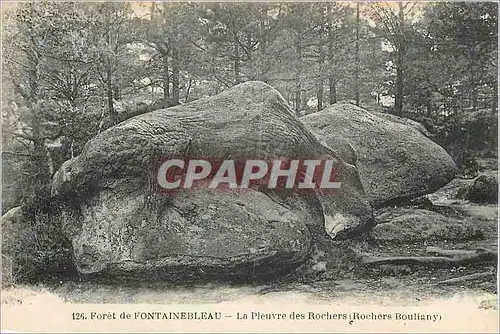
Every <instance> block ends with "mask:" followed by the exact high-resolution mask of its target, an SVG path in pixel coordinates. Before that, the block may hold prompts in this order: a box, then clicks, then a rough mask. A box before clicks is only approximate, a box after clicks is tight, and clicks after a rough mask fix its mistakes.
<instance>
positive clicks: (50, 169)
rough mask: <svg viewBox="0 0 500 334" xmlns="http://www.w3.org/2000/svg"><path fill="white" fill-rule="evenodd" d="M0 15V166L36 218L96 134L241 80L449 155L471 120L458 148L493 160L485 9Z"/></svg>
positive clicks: (32, 11) (336, 5) (97, 8)
mask: <svg viewBox="0 0 500 334" xmlns="http://www.w3.org/2000/svg"><path fill="white" fill-rule="evenodd" d="M4 7H5V8H4V11H3V20H2V22H3V30H4V33H3V46H4V57H3V64H2V67H3V69H4V71H2V73H3V77H2V83H3V96H2V98H3V101H4V103H3V107H2V108H3V110H2V117H3V120H4V122H3V129H2V130H3V132H2V133H3V159H4V160H6V159H7V160H8V159H11V160H12V161H14V160H15V161H20V163H21V166H22V167H21V170H22V171H23V173H20V174H22V175H23V176H22V177H21V178H20V180H16V181H15V182H16V185H17V186H16V189H18V190H16V192H17V194H16V198H21V199H23V200H24V201H28V202H30V203H34V205H35V206H36V207H39V208H40V209H43V207H46V206H47V205H48V204H47V203H46V202H47V201H48V198H49V197H50V196H48V195H47V194H48V191H49V185H50V180H51V177H52V175H53V173H54V171H56V170H57V169H58V168H59V166H60V165H61V164H62V163H63V162H64V161H66V160H67V159H70V158H72V157H74V156H77V155H79V154H80V153H81V150H82V148H83V146H84V145H85V143H86V142H87V141H88V140H89V139H90V138H92V137H94V136H96V135H97V134H99V133H100V132H102V131H103V130H105V129H106V128H108V127H110V126H112V125H114V124H116V123H118V122H120V121H123V120H124V119H126V118H129V117H131V116H133V115H137V114H141V113H144V112H147V111H151V110H155V109H159V108H164V107H169V106H173V105H178V104H182V103H187V102H190V101H193V100H196V99H199V98H202V97H207V96H212V95H215V94H218V93H220V92H222V91H223V90H225V89H227V88H230V87H232V86H234V85H237V84H238V83H241V82H244V81H249V80H259V81H263V82H266V83H268V84H269V85H271V86H273V87H274V88H276V89H277V90H278V91H279V92H280V93H281V94H282V96H283V97H284V98H285V100H286V101H287V102H288V103H289V105H290V106H291V108H292V109H293V110H294V111H295V113H296V114H297V115H298V116H301V115H304V114H308V113H313V112H316V111H319V110H322V109H323V108H325V107H326V106H328V105H330V104H334V103H337V102H339V101H348V102H350V103H353V104H357V105H360V106H362V107H364V108H367V109H370V108H371V109H374V110H378V111H386V112H390V113H394V114H396V115H400V116H405V117H409V118H413V119H416V120H418V121H421V122H422V123H423V124H424V125H425V126H426V127H427V128H428V130H429V131H431V132H432V133H433V134H434V135H435V139H436V141H438V142H439V143H440V144H441V145H443V146H444V147H445V148H446V149H450V148H449V147H448V146H447V145H451V144H453V143H455V141H454V140H455V139H454V138H453V134H454V133H455V131H459V130H460V131H462V125H463V124H472V125H470V126H467V127H466V129H465V131H466V135H465V136H461V135H460V136H459V137H464V138H466V140H467V143H465V144H464V145H465V150H466V151H468V150H471V151H473V150H483V149H490V150H491V149H494V150H495V151H496V119H497V114H496V113H497V111H496V110H497V74H498V69H497V63H498V61H497V52H498V50H497V49H498V45H497V40H498V37H497V29H498V28H497V24H498V23H497V22H498V21H497V13H498V4H497V3H494V2H436V3H427V2H426V3H422V2H391V3H382V2H371V3H342V2H328V3H322V2H315V3H286V2H285V3H277V2H276V3H196V2H179V3H168V2H163V3H161V2H151V3H150V2H141V3H127V2H95V3H84V2H29V3H19V4H9V6H4ZM478 124H479V125H478ZM457 126H458V127H457ZM457 129H458V130H457ZM485 134H486V135H485ZM475 135H476V136H480V137H481V138H483V139H484V138H486V139H484V140H483V139H481V140H477V138H476V137H474V136H475ZM450 143H451V144H450ZM451 150H453V147H452V148H451ZM452 155H453V154H452ZM16 159H17V160H16ZM456 161H457V163H458V164H461V163H462V162H463V161H468V160H467V158H465V157H464V154H462V155H461V156H460V158H459V159H458V160H456ZM8 172H9V170H8V168H7V169H5V168H4V173H8ZM5 181H6V180H5V177H4V183H5ZM8 184H9V182H8V180H7V185H8ZM21 185H24V186H21ZM6 206H7V209H8V207H9V204H8V203H6ZM4 209H5V205H4Z"/></svg>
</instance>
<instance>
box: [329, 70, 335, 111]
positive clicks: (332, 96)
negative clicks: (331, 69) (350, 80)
mask: <svg viewBox="0 0 500 334" xmlns="http://www.w3.org/2000/svg"><path fill="white" fill-rule="evenodd" d="M328 87H329V92H328V100H329V103H330V104H334V103H337V83H336V82H335V78H334V76H333V75H330V77H329V78H328Z"/></svg>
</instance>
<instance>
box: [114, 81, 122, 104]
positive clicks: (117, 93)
mask: <svg viewBox="0 0 500 334" xmlns="http://www.w3.org/2000/svg"><path fill="white" fill-rule="evenodd" d="M113 98H114V99H115V100H117V101H118V100H121V95H120V87H118V85H114V86H113Z"/></svg>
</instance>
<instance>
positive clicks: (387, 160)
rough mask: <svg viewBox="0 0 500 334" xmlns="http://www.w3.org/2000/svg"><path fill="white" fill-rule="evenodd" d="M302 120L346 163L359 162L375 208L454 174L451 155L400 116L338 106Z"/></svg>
mask: <svg viewBox="0 0 500 334" xmlns="http://www.w3.org/2000/svg"><path fill="white" fill-rule="evenodd" d="M301 120H302V121H303V123H304V124H306V126H307V127H308V128H310V129H311V130H312V131H314V132H315V133H316V134H317V135H318V136H319V137H320V138H321V139H323V140H324V141H325V142H326V144H327V145H329V146H330V147H332V148H333V149H334V150H335V151H337V152H338V153H339V154H340V155H341V156H342V157H343V158H344V160H345V161H348V162H350V163H354V162H355V163H356V166H357V167H358V170H359V173H360V177H361V181H362V183H363V186H364V189H365V191H366V194H367V196H368V197H369V199H370V202H371V204H372V205H373V206H374V207H382V206H384V205H387V204H389V203H391V201H394V200H400V199H406V198H413V197H418V196H421V195H424V194H427V193H431V192H433V191H435V190H437V189H439V188H440V187H442V186H443V185H445V184H447V183H448V182H450V181H451V180H452V179H453V177H454V175H455V171H456V167H455V165H454V163H453V160H452V158H451V157H450V156H449V155H448V154H447V153H446V151H445V150H444V149H443V148H442V147H440V146H439V145H438V144H436V143H434V142H433V141H431V140H430V139H428V138H426V137H425V136H424V135H423V134H422V133H421V130H417V129H415V125H412V126H409V125H406V124H404V123H405V122H404V121H402V120H400V119H399V118H397V117H396V116H389V115H386V114H381V113H377V112H369V111H367V110H364V109H362V108H359V107H356V106H353V105H350V104H334V105H332V106H330V107H328V108H326V109H324V110H323V111H321V112H317V113H314V114H311V115H307V116H304V117H302V118H301ZM350 146H352V147H350ZM353 148H354V151H355V152H356V154H355V155H353V153H352V150H353ZM356 156H357V157H356ZM353 159H354V161H353Z"/></svg>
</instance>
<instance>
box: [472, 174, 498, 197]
mask: <svg viewBox="0 0 500 334" xmlns="http://www.w3.org/2000/svg"><path fill="white" fill-rule="evenodd" d="M467 199H468V200H469V201H471V202H474V203H497V202H498V176H497V175H496V174H482V175H480V176H478V177H477V178H476V179H475V180H474V183H472V185H471V186H470V188H469V190H468V192H467Z"/></svg>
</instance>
